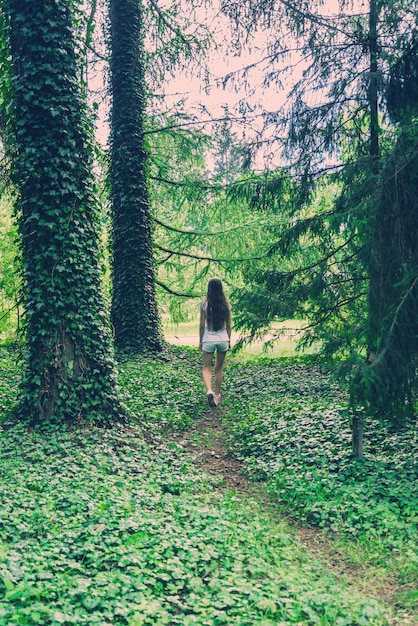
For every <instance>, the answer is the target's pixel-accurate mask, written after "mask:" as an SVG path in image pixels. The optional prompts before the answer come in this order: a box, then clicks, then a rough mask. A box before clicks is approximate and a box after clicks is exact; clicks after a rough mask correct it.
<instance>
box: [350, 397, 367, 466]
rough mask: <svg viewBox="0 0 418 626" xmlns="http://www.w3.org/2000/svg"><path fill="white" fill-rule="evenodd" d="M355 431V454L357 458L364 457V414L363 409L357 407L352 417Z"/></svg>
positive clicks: (352, 426)
mask: <svg viewBox="0 0 418 626" xmlns="http://www.w3.org/2000/svg"><path fill="white" fill-rule="evenodd" d="M351 428H352V433H353V455H354V457H355V458H356V459H362V458H363V431H364V414H363V411H362V410H361V409H360V410H359V409H357V410H356V411H355V412H354V413H353V418H352V425H351Z"/></svg>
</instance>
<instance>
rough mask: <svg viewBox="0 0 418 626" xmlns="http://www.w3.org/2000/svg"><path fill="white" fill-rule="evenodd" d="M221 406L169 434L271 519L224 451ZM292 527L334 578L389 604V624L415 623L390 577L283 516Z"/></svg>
mask: <svg viewBox="0 0 418 626" xmlns="http://www.w3.org/2000/svg"><path fill="white" fill-rule="evenodd" d="M224 410H225V409H223V408H222V407H218V408H216V409H210V408H208V409H207V410H206V411H204V412H203V414H202V415H201V416H200V417H199V418H198V419H197V420H196V422H195V427H194V428H193V429H192V430H189V431H187V432H185V433H184V432H183V433H178V434H177V435H175V436H174V437H173V439H175V441H176V443H177V444H178V445H181V446H182V447H183V448H184V449H185V450H186V451H187V452H188V453H189V454H190V455H191V456H192V457H193V459H194V462H195V463H196V465H197V466H198V467H201V468H202V469H203V470H204V471H206V472H207V473H209V474H215V475H216V476H221V477H222V478H223V480H222V485H221V488H223V489H225V490H233V491H235V492H236V493H237V495H238V496H241V497H242V498H250V499H253V500H257V501H258V502H259V503H260V504H261V505H262V506H263V510H264V512H265V514H266V515H267V516H268V517H269V518H270V519H272V520H274V519H275V518H276V519H277V516H278V515H280V514H279V513H278V512H277V511H276V510H275V508H274V505H273V503H272V502H271V501H269V499H268V496H267V495H266V494H265V492H264V490H263V488H262V487H260V484H256V483H251V482H250V481H249V480H248V478H247V477H246V476H245V475H244V474H243V465H242V463H241V462H240V461H239V460H237V459H235V458H234V457H233V456H232V455H231V454H230V453H229V451H228V447H227V443H226V439H227V437H226V430H225V428H224V426H223V424H222V414H223V411H224ZM287 521H288V522H289V524H291V526H292V527H293V528H294V529H295V530H296V533H297V537H298V538H299V541H300V544H301V545H302V547H303V548H304V549H305V550H307V551H308V552H309V553H310V554H312V557H313V558H314V559H315V560H317V561H319V562H321V563H323V566H324V569H327V570H329V571H331V573H333V575H334V576H335V577H336V578H340V579H344V580H348V581H349V584H350V585H351V586H352V587H353V588H355V589H356V590H357V591H359V592H361V593H362V594H363V595H366V596H369V597H374V598H376V599H377V600H378V601H379V602H381V603H382V604H383V605H385V606H387V607H391V608H392V611H393V616H392V618H391V619H390V622H389V623H390V625H391V626H418V622H417V620H416V617H414V616H411V615H409V614H408V613H407V612H405V611H401V610H399V609H398V608H397V606H396V596H397V594H398V593H399V592H401V591H402V587H401V586H400V585H399V584H398V583H397V582H396V581H394V580H391V579H389V578H387V577H386V576H385V577H382V575H381V573H379V571H378V570H377V569H376V570H374V569H372V568H370V567H367V566H365V565H357V564H353V563H352V562H350V558H349V555H347V553H345V552H344V551H343V550H342V549H340V548H338V546H336V544H335V542H333V541H332V538H330V537H327V536H326V535H325V534H324V533H322V532H320V531H318V530H317V529H315V528H310V527H302V526H298V525H297V524H295V523H294V522H292V521H291V520H287Z"/></svg>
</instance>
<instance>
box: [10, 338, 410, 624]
mask: <svg viewBox="0 0 418 626" xmlns="http://www.w3.org/2000/svg"><path fill="white" fill-rule="evenodd" d="M15 361H16V359H15V357H14V355H13V354H12V353H10V352H8V351H6V350H4V351H1V352H0V366H1V370H2V377H1V386H0V394H1V395H0V403H1V407H2V411H3V415H4V416H5V424H7V422H8V415H7V414H8V412H9V410H10V408H11V406H12V404H13V401H14V398H15V396H16V384H17V380H18V368H17V365H16V363H15ZM288 367H289V368H291V367H292V366H290V365H289V366H288ZM298 368H299V366H295V369H294V377H295V379H297V380H299V381H300V386H299V389H300V394H301V404H302V405H303V402H302V400H303V399H305V400H307V401H308V402H310V401H311V400H310V399H311V396H310V391H309V384H310V383H307V384H305V386H303V385H302V383H301V380H302V378H305V380H308V379H307V378H306V376H305V374H306V371H304V370H302V373H303V376H301V377H299V376H298V371H299V370H298ZM262 369H264V365H263V368H261V366H260V365H254V366H251V367H249V366H248V365H243V364H242V363H241V364H238V363H237V364H236V365H232V364H231V363H230V364H229V366H228V371H227V376H226V380H227V383H228V384H227V386H226V387H225V394H224V397H225V409H224V410H223V412H220V414H222V415H223V416H224V419H225V420H226V421H227V422H228V424H229V426H230V433H231V437H232V439H231V444H232V445H233V446H234V448H235V449H236V451H237V453H238V454H240V456H242V457H243V458H244V457H246V458H247V459H248V471H249V472H250V474H251V475H252V476H253V477H257V478H259V477H263V478H268V479H269V481H270V482H271V485H272V489H273V491H274V490H275V489H276V491H277V494H278V498H279V500H280V502H281V501H282V499H283V498H282V496H280V489H281V488H277V485H276V479H277V476H278V474H279V471H278V470H279V468H278V467H276V470H275V471H271V472H270V470H269V467H272V465H271V464H272V463H273V457H274V455H275V453H274V452H273V447H274V446H276V453H277V455H283V448H281V447H280V445H279V444H280V441H281V439H282V438H283V437H284V436H285V435H284V431H282V435H281V437H278V436H277V435H275V436H274V437H273V434H274V432H275V428H276V426H277V424H276V426H274V425H273V421H272V418H270V417H269V415H270V413H272V412H273V409H274V407H276V408H277V402H273V398H274V394H273V390H272V385H273V381H274V380H275V376H276V372H277V371H281V370H282V368H280V367H278V365H277V364H276V363H274V364H272V365H271V368H270V369H269V366H268V365H266V370H265V371H266V377H265V384H264V385H263V382H262V377H261V375H257V372H260V371H262ZM309 369H310V366H309ZM292 371H293V370H291V369H288V370H287V379H288V384H289V385H290V387H289V391H288V396H290V395H291V394H292V393H294V392H295V390H294V389H293V390H291V381H290V380H289V379H290V378H291V376H292ZM315 376H316V380H317V387H318V390H317V391H318V393H316V392H314V390H312V398H313V402H314V403H316V405H317V407H316V408H317V410H318V411H319V410H321V407H320V401H319V399H318V398H317V396H318V394H320V387H321V385H322V388H324V387H325V386H326V384H327V383H325V382H324V381H325V377H324V375H323V374H319V373H316V375H315ZM251 381H253V384H252V383H251ZM320 381H322V382H320ZM120 382H121V392H122V394H123V396H124V400H125V402H126V404H127V405H128V406H129V408H130V410H131V412H132V414H133V415H134V416H135V420H134V421H135V423H133V424H132V425H131V426H130V427H128V428H126V427H125V428H122V427H118V428H115V429H113V430H111V431H103V430H99V429H95V428H91V429H85V430H83V431H77V432H58V431H50V432H36V431H32V432H28V431H25V430H23V429H22V428H21V427H19V426H15V427H13V428H5V429H2V430H1V431H0V443H1V460H0V502H1V506H0V624H1V625H2V626H15V625H19V624H25V625H30V626H32V625H35V624H41V625H42V626H44V625H49V624H51V625H55V624H64V625H66V624H76V625H80V626H82V625H84V624H85V625H89V626H90V625H95V624H97V625H100V626H114V625H116V624H121V625H125V624H126V625H128V626H139V625H141V624H155V625H160V624H161V625H164V624H184V625H186V626H187V625H190V624H199V625H201V626H204V625H206V624H208V625H214V626H215V625H218V624H239V625H243V626H244V625H247V626H251V625H253V624H260V625H262V626H267V625H269V624H281V625H286V624H289V625H290V624H299V626H310V625H312V626H313V625H317V624H318V625H324V626H325V625H331V624H333V625H334V624H335V625H336V626H337V625H338V626H344V625H347V626H348V625H351V626H356V625H358V626H361V625H368V624H370V625H375V626H378V625H380V624H389V623H390V621H388V619H389V620H390V614H389V613H387V611H385V609H384V608H383V607H382V605H381V604H379V603H378V602H377V601H376V600H374V599H373V598H367V597H364V596H362V595H361V594H359V593H357V592H355V591H353V589H351V588H350V587H349V585H348V581H345V580H336V578H335V576H333V575H332V574H331V573H330V572H327V571H324V569H323V566H322V565H321V564H320V562H319V561H317V560H315V559H314V558H312V556H310V555H309V554H307V553H306V552H304V551H303V550H302V549H301V548H300V545H299V544H298V542H297V541H296V535H295V531H294V530H293V529H292V527H291V526H289V525H287V524H285V523H284V522H281V521H277V520H276V521H274V520H272V518H271V515H266V514H265V513H263V509H262V507H261V506H260V505H259V504H258V503H257V502H254V501H251V500H247V499H245V498H241V497H238V496H237V495H236V494H234V493H233V492H228V491H225V489H217V487H218V486H222V480H221V478H219V479H215V478H213V477H210V476H208V475H207V474H205V473H204V472H202V470H199V469H198V468H196V467H195V466H194V465H193V463H192V461H191V457H190V455H189V454H188V452H187V450H184V449H183V448H182V447H181V446H179V445H178V444H176V443H174V442H173V440H172V438H170V433H171V432H172V431H173V430H175V429H180V430H184V429H187V428H193V422H194V420H195V419H197V418H198V417H199V416H200V415H202V414H204V413H205V412H206V411H207V410H208V409H207V407H206V405H205V398H204V394H203V393H202V386H201V381H200V355H199V354H198V352H197V350H187V349H177V348H171V349H169V350H168V351H167V352H166V353H165V354H164V355H162V357H161V358H159V359H146V358H142V359H138V360H135V361H127V362H125V363H122V364H121V365H120ZM250 383H251V384H250ZM251 385H252V386H251ZM251 388H252V393H251ZM257 388H258V389H259V391H257ZM262 388H264V390H265V391H264V395H263V394H262V392H261V391H260V390H261V389H262ZM282 391H283V388H282V389H281V392H282ZM257 394H258V398H259V402H260V404H261V405H262V407H261V408H262V410H261V408H260V410H259V409H257V408H256V406H257V403H256V398H257ZM277 395H278V396H279V395H281V393H279V392H278V393H277ZM238 404H239V406H238ZM270 405H272V410H271V411H270V409H269V406H270ZM245 407H247V412H248V415H247V413H246V409H245ZM300 408H301V410H302V411H303V406H300ZM337 410H338V409H337ZM234 411H237V412H236V413H235V412H234ZM329 411H331V409H330V408H329ZM263 413H264V414H265V416H266V423H267V424H268V425H269V428H270V437H271V438H272V442H273V443H272V444H271V447H270V449H269V450H270V451H267V452H268V454H267V456H266V455H264V456H263V454H260V453H259V452H260V450H262V448H263V445H264V444H263V443H262V437H264V436H265V432H266V430H265V429H264V428H263V427H261V426H260V424H261V423H262V420H261V415H262V414H263ZM250 416H254V419H253V418H250ZM238 418H239V419H240V421H241V422H242V430H241V431H240V430H239V429H237V430H236V431H234V429H233V424H234V422H235V421H236V419H238ZM259 418H260V419H259ZM257 420H258V421H257ZM302 421H304V422H306V423H307V422H308V421H309V420H308V415H307V409H306V412H305V414H304V417H303V419H302ZM249 424H251V425H252V427H254V428H253V431H252V433H253V435H254V437H255V439H254V440H255V441H256V442H257V441H258V446H259V448H258V450H256V449H252V450H251V452H250V451H249V450H248V451H247V452H246V451H245V446H248V445H249V443H250V437H249V435H248V432H247V435H246V439H245V441H244V440H243V441H242V445H241V446H239V444H238V440H239V439H240V438H241V437H244V435H245V433H246V429H247V427H248V425H249ZM257 424H258V427H257ZM326 427H327V430H326V432H327V433H328V435H329V434H330V433H331V432H332V423H331V419H330V418H329V419H328V421H327V423H326ZM328 435H327V436H328ZM296 436H297V432H293V434H292V438H293V439H292V441H293V443H289V448H292V446H293V445H295V446H296ZM298 445H299V446H302V442H299V444H298ZM264 447H265V446H264ZM380 453H382V451H379V454H380ZM302 456H303V455H302ZM289 458H290V464H293V463H294V462H293V460H292V457H291V456H290V457H289ZM257 459H258V460H257ZM276 460H277V459H276ZM336 462H337V463H338V459H337V460H336ZM311 465H312V464H311ZM324 467H325V465H324ZM405 480H406V478H405ZM324 493H325V492H324ZM376 497H377V495H376ZM284 504H286V507H290V502H287V503H284ZM295 506H296V504H295ZM296 509H297V510H300V506H298V507H296ZM277 519H278V518H277ZM324 519H327V518H324ZM408 520H409V518H408V515H407V514H406V513H404V514H403V518H402V520H400V522H399V523H400V524H402V525H405V528H406V525H407V524H408V523H409V521H408ZM313 521H315V520H313ZM319 521H321V520H319ZM353 524H355V520H354V521H353ZM397 537H398V538H399V537H401V539H398V540H399V541H400V542H401V543H402V546H408V545H410V544H408V541H409V540H407V533H406V532H405V531H404V530H402V532H399V533H398V535H397ZM401 543H399V549H401ZM402 549H403V548H402ZM409 574H410V572H409ZM409 574H408V572H407V571H405V576H407V575H409ZM388 615H389V618H388Z"/></svg>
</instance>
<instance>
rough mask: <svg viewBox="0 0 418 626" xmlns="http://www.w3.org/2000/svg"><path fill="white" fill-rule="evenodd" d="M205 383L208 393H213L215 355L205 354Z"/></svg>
mask: <svg viewBox="0 0 418 626" xmlns="http://www.w3.org/2000/svg"><path fill="white" fill-rule="evenodd" d="M202 354H203V382H204V384H205V387H206V392H208V391H212V359H213V354H212V353H211V352H203V353H202Z"/></svg>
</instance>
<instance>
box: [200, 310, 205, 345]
mask: <svg viewBox="0 0 418 626" xmlns="http://www.w3.org/2000/svg"><path fill="white" fill-rule="evenodd" d="M204 332H205V312H204V310H203V309H202V308H201V309H200V322H199V349H200V350H201V349H202V339H203V333H204Z"/></svg>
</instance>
